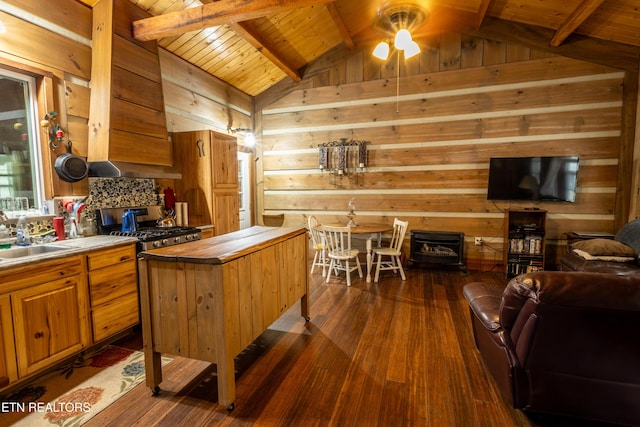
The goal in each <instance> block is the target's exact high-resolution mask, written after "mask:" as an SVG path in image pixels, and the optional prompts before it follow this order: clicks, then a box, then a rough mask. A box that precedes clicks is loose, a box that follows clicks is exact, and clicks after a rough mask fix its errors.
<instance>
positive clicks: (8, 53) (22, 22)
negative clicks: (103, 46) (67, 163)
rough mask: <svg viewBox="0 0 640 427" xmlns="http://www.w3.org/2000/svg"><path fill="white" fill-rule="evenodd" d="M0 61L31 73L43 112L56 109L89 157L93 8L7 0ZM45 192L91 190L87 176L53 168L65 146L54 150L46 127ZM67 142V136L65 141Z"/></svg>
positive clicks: (69, 1) (0, 12) (2, 9)
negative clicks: (64, 176)
mask: <svg viewBox="0 0 640 427" xmlns="http://www.w3.org/2000/svg"><path fill="white" fill-rule="evenodd" d="M0 21H2V23H3V25H4V26H5V28H6V32H5V33H4V34H2V35H1V36H0V65H1V66H4V67H14V68H15V69H19V70H21V71H23V72H27V73H30V74H32V75H33V76H35V77H36V79H37V80H38V86H39V88H38V99H39V104H40V105H39V106H38V108H39V109H40V111H43V113H42V117H40V119H43V118H44V114H46V113H47V112H49V111H56V112H57V113H58V118H59V121H60V123H61V126H62V129H63V130H64V131H65V133H66V136H67V138H68V139H70V140H71V141H72V142H73V153H74V154H77V155H80V156H86V155H87V141H88V136H89V134H88V127H87V122H88V118H89V96H90V89H89V81H90V77H91V21H92V14H91V8H89V7H87V6H85V5H82V4H81V3H78V2H76V1H73V0H51V1H49V2H47V5H46V7H43V3H42V1H40V0H6V1H4V2H2V5H0ZM41 138H42V140H43V141H44V144H43V147H42V156H43V168H44V178H45V192H46V196H47V197H48V198H50V197H53V196H54V195H75V194H86V193H87V190H88V185H87V180H86V179H85V180H84V181H81V182H79V183H75V184H69V183H67V182H64V181H62V180H60V179H59V178H58V176H57V174H56V173H55V171H54V170H53V165H54V163H55V159H56V157H57V156H59V155H61V154H64V153H65V152H66V149H65V147H63V146H61V147H59V148H58V149H57V150H50V149H49V147H48V146H47V144H46V142H47V141H48V139H47V133H46V131H42V133H41ZM65 143H66V141H65Z"/></svg>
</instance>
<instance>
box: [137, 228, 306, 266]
mask: <svg viewBox="0 0 640 427" xmlns="http://www.w3.org/2000/svg"><path fill="white" fill-rule="evenodd" d="M306 232H307V230H306V229H305V228H292V227H263V226H254V227H250V228H246V229H244V230H239V231H235V232H233V233H227V234H222V235H220V236H215V237H211V238H208V239H202V240H196V241H194V242H189V243H184V244H181V245H174V246H167V247H165V248H159V249H152V250H148V251H145V252H141V253H140V254H139V256H141V257H143V258H146V259H155V260H163V261H176V262H190V263H198V264H223V263H225V262H229V261H231V260H234V259H237V258H240V257H242V256H245V255H247V254H249V253H251V252H254V251H256V250H258V249H260V248H261V247H263V246H264V245H271V244H274V243H276V242H278V241H284V240H287V239H290V238H292V237H295V236H298V235H300V234H306Z"/></svg>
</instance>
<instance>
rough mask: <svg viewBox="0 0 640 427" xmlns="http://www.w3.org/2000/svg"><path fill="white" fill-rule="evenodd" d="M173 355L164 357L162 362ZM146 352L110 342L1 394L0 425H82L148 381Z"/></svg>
mask: <svg viewBox="0 0 640 427" xmlns="http://www.w3.org/2000/svg"><path fill="white" fill-rule="evenodd" d="M171 360H172V359H170V358H167V357H163V358H162V365H163V366H164V365H166V364H167V363H169V362H170V361H171ZM144 377H145V375H144V354H143V353H142V352H140V351H135V350H129V349H125V348H120V347H113V346H108V347H106V348H103V349H101V350H100V351H98V352H96V353H94V354H93V355H92V356H86V355H85V356H84V357H79V358H78V359H77V360H75V361H74V362H73V363H71V364H69V365H67V366H64V367H62V368H60V369H59V370H57V371H54V372H52V373H49V374H47V375H46V376H43V377H41V378H39V379H37V380H36V381H35V382H34V383H32V384H30V385H28V386H26V387H24V388H23V389H21V390H19V391H17V392H14V393H11V394H10V395H7V396H2V398H1V400H0V425H1V426H29V427H38V426H60V427H71V426H73V427H77V426H81V425H82V424H84V423H85V422H87V421H88V420H89V419H91V418H92V417H94V416H95V415H96V414H97V413H99V412H100V411H102V410H103V409H104V408H106V407H107V406H109V405H110V404H112V403H113V402H115V401H116V400H117V399H119V398H120V397H122V396H124V395H125V394H126V393H127V392H128V391H130V390H132V389H133V388H134V387H135V386H136V385H138V384H140V383H141V382H142V381H144Z"/></svg>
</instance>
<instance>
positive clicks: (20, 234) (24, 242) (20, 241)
mask: <svg viewBox="0 0 640 427" xmlns="http://www.w3.org/2000/svg"><path fill="white" fill-rule="evenodd" d="M30 244H31V238H30V236H29V227H28V226H27V218H26V217H25V216H24V215H21V216H20V218H18V224H17V225H16V245H18V246H29V245H30Z"/></svg>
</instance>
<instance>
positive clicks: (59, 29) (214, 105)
mask: <svg viewBox="0 0 640 427" xmlns="http://www.w3.org/2000/svg"><path fill="white" fill-rule="evenodd" d="M0 20H1V21H2V23H3V25H4V26H5V28H6V29H7V32H6V33H5V34H3V35H2V36H1V37H0V66H5V67H13V68H16V69H20V70H22V71H27V72H29V73H31V74H33V75H36V76H41V77H40V81H41V84H40V86H41V88H40V94H39V98H40V99H42V105H39V109H40V110H41V111H44V112H45V113H46V112H49V111H56V112H57V113H58V117H59V119H60V123H61V126H62V129H63V130H64V131H65V133H66V135H67V137H68V138H69V139H70V140H71V141H72V143H73V153H74V154H77V155H79V156H83V157H86V156H87V152H88V149H87V143H88V135H89V134H88V132H89V130H88V119H89V101H90V96H91V37H92V36H91V30H92V21H93V15H92V9H91V8H90V7H88V6H86V5H83V4H81V3H79V2H76V1H75V0H51V1H50V2H48V3H47V7H42V1H41V0H7V1H5V2H3V4H2V5H0ZM159 51H160V61H161V68H162V79H163V91H164V99H165V111H166V115H167V128H168V131H169V132H180V131H188V130H202V129H211V130H216V131H218V132H223V133H226V132H227V128H228V127H233V128H247V129H251V128H252V127H253V117H252V112H253V99H252V98H251V97H250V96H248V95H246V94H244V93H242V92H240V91H238V90H236V89H234V88H231V87H230V86H229V85H227V84H225V83H223V82H221V81H220V80H217V79H215V78H213V77H212V76H210V75H208V74H206V73H204V72H203V71H201V70H200V69H197V68H195V67H193V66H191V65H189V64H188V63H186V62H185V61H183V60H181V59H180V58H178V57H176V56H174V55H172V54H170V53H168V52H167V51H166V50H164V49H159ZM45 113H43V114H42V116H43V117H41V118H44V114H45ZM41 138H42V140H43V141H44V142H45V144H43V149H42V153H43V164H44V175H45V176H44V178H45V187H46V195H47V197H48V198H50V197H53V196H68V195H86V194H87V193H88V181H87V179H85V180H83V181H80V182H78V183H75V184H70V183H67V182H64V181H62V180H60V179H59V178H58V176H57V174H56V173H55V171H54V169H53V165H54V164H55V159H56V157H57V156H59V155H61V154H64V153H65V152H66V150H65V149H64V147H60V148H58V149H57V150H55V151H52V150H50V149H49V148H48V146H47V145H46V138H47V134H46V132H45V131H42V134H41ZM238 142H239V145H240V147H241V148H242V149H243V150H246V148H245V147H244V146H243V144H244V140H243V137H242V136H239V137H238Z"/></svg>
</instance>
